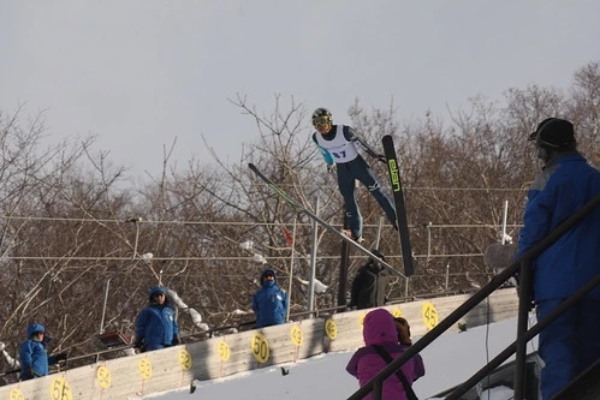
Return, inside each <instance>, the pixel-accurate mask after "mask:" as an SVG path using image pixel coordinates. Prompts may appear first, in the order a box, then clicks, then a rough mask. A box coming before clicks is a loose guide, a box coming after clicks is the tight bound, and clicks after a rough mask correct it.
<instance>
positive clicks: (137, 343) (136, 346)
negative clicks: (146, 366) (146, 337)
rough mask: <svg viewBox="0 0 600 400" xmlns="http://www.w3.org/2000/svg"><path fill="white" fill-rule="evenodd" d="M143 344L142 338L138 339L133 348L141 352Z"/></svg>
mask: <svg viewBox="0 0 600 400" xmlns="http://www.w3.org/2000/svg"><path fill="white" fill-rule="evenodd" d="M142 343H143V339H142V338H136V339H135V342H134V343H133V347H134V348H136V349H139V350H141V349H142Z"/></svg>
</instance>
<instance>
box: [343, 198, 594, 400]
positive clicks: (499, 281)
mask: <svg viewBox="0 0 600 400" xmlns="http://www.w3.org/2000/svg"><path fill="white" fill-rule="evenodd" d="M598 205H600V195H599V196H596V197H595V198H594V199H592V200H590V201H589V202H588V203H586V204H585V205H584V206H583V207H582V208H581V209H580V210H579V211H577V212H576V213H575V214H574V215H572V216H571V217H570V218H568V219H567V220H566V221H564V222H562V223H561V224H560V225H559V226H557V227H556V228H555V229H554V230H553V231H552V232H550V233H549V234H548V235H547V236H546V237H545V238H544V239H542V240H540V241H539V242H538V243H537V244H535V245H534V246H533V247H532V248H531V249H529V250H528V251H527V252H525V253H524V254H523V255H522V256H521V257H520V258H519V259H518V260H516V261H515V262H513V263H512V264H511V265H510V266H508V267H507V268H506V269H504V270H503V271H501V272H500V273H499V274H498V275H496V276H495V277H493V278H492V280H491V281H490V282H489V283H488V284H487V285H485V286H484V287H482V288H481V290H479V291H478V292H476V293H475V294H474V295H473V296H472V297H470V298H469V299H468V300H467V301H465V302H464V303H463V304H462V305H460V306H459V307H458V308H457V309H456V310H455V311H453V312H452V313H450V315H448V316H447V317H446V318H445V319H443V320H442V321H441V322H440V323H439V324H438V325H436V326H435V327H434V328H433V329H432V330H431V331H429V332H428V333H427V334H425V335H424V336H423V337H422V338H421V339H420V340H418V341H417V342H416V343H415V344H413V345H412V346H411V347H409V348H408V349H407V350H406V351H405V352H404V353H403V354H402V356H400V357H399V358H397V359H396V360H394V361H393V362H391V363H390V364H388V365H387V366H386V367H385V368H384V369H382V370H381V371H380V372H379V373H378V374H377V375H376V376H375V377H374V378H373V379H372V380H371V381H369V382H368V383H367V384H365V385H364V386H363V387H361V388H360V389H358V390H357V391H356V392H355V393H354V394H352V395H351V396H350V397H348V400H359V399H362V398H363V397H364V396H366V395H367V394H369V393H372V394H373V399H375V400H378V399H381V398H382V388H383V382H384V381H385V380H386V379H387V378H388V377H389V376H390V375H392V374H395V373H396V371H398V370H399V369H400V368H401V367H402V366H403V365H404V364H405V363H406V362H407V361H408V360H410V359H411V358H412V357H414V356H415V355H417V354H418V353H420V352H421V351H422V350H423V349H424V348H426V347H427V346H429V345H430V344H431V343H432V342H433V341H434V340H435V339H437V338H438V337H439V336H440V335H442V334H443V333H444V332H445V331H447V330H448V329H449V328H451V327H452V326H454V324H455V323H457V322H458V321H459V320H460V319H461V318H462V317H464V316H465V315H466V314H467V313H468V312H469V311H471V310H472V309H473V308H475V307H476V306H477V305H478V304H479V303H480V302H481V301H483V300H484V299H485V298H487V297H488V296H489V295H491V294H492V293H493V292H494V291H495V290H496V289H498V288H499V287H500V286H501V285H503V284H504V283H505V282H506V281H507V280H508V279H510V278H511V277H512V276H514V275H515V273H516V272H517V271H518V270H519V269H520V277H521V282H520V285H519V311H518V317H517V318H518V319H517V340H516V341H515V343H513V344H512V345H511V346H509V347H508V348H507V349H506V350H504V351H503V352H502V353H501V354H500V355H498V356H497V357H496V358H495V359H494V360H492V362H490V363H488V366H489V367H488V366H486V367H484V368H483V369H482V370H480V371H479V372H478V373H476V376H473V377H472V378H471V379H469V380H468V381H466V382H464V383H463V384H462V385H460V386H459V387H458V388H457V389H456V391H455V392H453V393H452V394H451V395H450V396H449V397H447V398H446V399H447V400H448V399H457V398H458V397H460V395H462V394H464V393H465V392H466V391H467V390H469V389H471V388H472V387H473V386H474V385H475V384H476V383H477V382H479V380H480V379H481V377H483V376H485V375H487V373H489V372H490V371H491V370H493V368H492V366H491V365H490V364H492V363H494V364H497V365H500V364H501V363H502V361H504V360H505V359H506V358H508V357H510V356H511V355H512V354H514V353H515V352H516V354H517V355H516V364H515V365H516V371H515V397H514V399H515V400H522V399H523V393H524V371H525V357H526V348H525V346H526V344H527V341H529V340H530V339H531V338H533V337H534V336H535V335H537V334H538V333H539V332H540V331H541V330H543V329H544V328H545V327H546V326H548V325H549V324H550V323H551V322H552V321H553V320H554V319H555V318H556V317H557V316H558V315H560V314H562V313H563V312H564V311H565V310H566V309H568V308H569V307H571V306H572V305H573V304H575V303H576V302H577V301H578V300H580V299H581V298H582V297H583V296H584V295H585V294H586V293H588V292H589V291H590V290H592V289H593V288H594V287H595V286H596V285H598V283H600V276H597V277H595V278H594V279H593V280H591V281H590V282H588V283H587V284H586V285H585V286H584V287H583V288H581V289H580V290H579V291H578V292H577V293H576V294H574V295H573V296H572V297H571V298H569V299H568V300H567V301H565V302H564V303H563V304H561V306H560V307H558V308H557V309H555V310H554V311H553V312H552V313H550V314H549V315H548V317H546V318H545V319H544V320H543V321H541V322H538V323H537V324H536V325H535V326H534V327H533V328H532V329H530V330H529V331H527V328H526V326H527V314H528V312H529V280H528V279H529V277H530V274H529V270H530V269H529V268H528V267H529V263H530V261H531V260H533V259H534V258H536V257H537V256H538V255H539V254H540V253H541V252H542V251H544V250H545V249H546V247H548V246H550V245H551V244H552V243H554V242H555V241H556V240H557V239H558V238H560V237H561V236H562V235H563V234H565V233H566V232H567V231H569V230H570V229H572V228H573V227H574V226H575V225H577V224H578V223H579V222H580V221H581V220H582V219H583V218H584V217H585V216H586V215H587V214H588V213H590V212H591V211H592V210H593V209H594V208H596V207H597V206H598ZM523 279H525V281H523ZM501 358H503V360H502V361H499V360H500V359H501ZM497 365H496V366H497Z"/></svg>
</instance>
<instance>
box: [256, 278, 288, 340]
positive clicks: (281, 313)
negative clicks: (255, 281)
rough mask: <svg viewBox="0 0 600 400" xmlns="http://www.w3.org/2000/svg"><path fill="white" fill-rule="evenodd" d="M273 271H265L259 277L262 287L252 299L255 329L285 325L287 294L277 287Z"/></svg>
mask: <svg viewBox="0 0 600 400" xmlns="http://www.w3.org/2000/svg"><path fill="white" fill-rule="evenodd" d="M276 281H277V277H276V275H275V271H274V270H272V269H271V268H268V269H265V270H264V271H263V272H262V274H261V275H260V285H261V286H262V287H261V288H260V289H259V290H258V291H257V292H256V293H255V294H254V297H253V298H252V309H253V310H254V314H255V315H256V327H257V328H264V327H266V326H271V325H278V324H283V323H285V315H286V312H287V301H288V299H287V293H286V292H285V291H284V290H282V289H280V288H279V286H277V282H276Z"/></svg>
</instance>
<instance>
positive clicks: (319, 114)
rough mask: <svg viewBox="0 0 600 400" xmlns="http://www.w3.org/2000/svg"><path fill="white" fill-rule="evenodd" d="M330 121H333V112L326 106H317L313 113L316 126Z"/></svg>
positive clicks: (313, 122) (313, 121)
mask: <svg viewBox="0 0 600 400" xmlns="http://www.w3.org/2000/svg"><path fill="white" fill-rule="evenodd" d="M328 123H333V119H332V118H331V112H330V111H329V110H328V109H326V108H324V107H319V108H317V109H316V110H315V111H314V112H313V114H312V124H313V125H314V126H322V125H326V124H328Z"/></svg>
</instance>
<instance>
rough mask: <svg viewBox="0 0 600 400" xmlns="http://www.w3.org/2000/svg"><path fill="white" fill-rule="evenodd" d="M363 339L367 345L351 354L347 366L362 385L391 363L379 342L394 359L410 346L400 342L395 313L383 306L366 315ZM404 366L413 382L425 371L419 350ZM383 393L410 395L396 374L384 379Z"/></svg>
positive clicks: (397, 399)
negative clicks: (381, 352)
mask: <svg viewBox="0 0 600 400" xmlns="http://www.w3.org/2000/svg"><path fill="white" fill-rule="evenodd" d="M363 339H364V342H365V346H364V347H361V348H360V349H358V350H357V351H356V352H355V353H354V354H353V355H352V358H351V359H350V361H349V362H348V365H347V366H346V371H348V373H350V375H352V376H354V377H356V378H357V379H358V383H359V384H360V386H361V387H362V386H364V385H365V384H367V383H368V382H369V381H370V380H371V379H373V378H374V377H375V375H377V374H378V373H379V372H380V371H381V370H382V369H383V368H385V367H386V366H387V365H388V362H387V361H386V360H385V359H384V358H383V356H382V355H381V354H380V353H379V352H378V351H377V350H376V348H375V346H378V347H379V348H380V350H381V349H383V350H385V352H387V353H388V354H389V355H390V356H391V357H392V358H393V359H397V358H399V357H400V356H401V355H402V354H403V353H404V351H405V350H406V349H407V348H408V347H409V346H408V345H403V344H400V343H398V331H397V329H396V323H395V321H394V317H393V316H392V314H390V313H389V312H388V311H387V310H385V309H383V308H378V309H376V310H373V311H371V312H369V313H368V314H367V315H366V316H365V319H364V321H363ZM401 370H402V373H403V374H404V376H405V378H406V381H407V382H408V384H410V385H412V383H413V382H414V381H416V380H417V379H418V378H420V377H421V376H423V375H425V367H424V365H423V359H422V358H421V356H420V355H419V354H417V355H416V356H414V357H413V358H411V359H410V360H409V361H408V362H407V363H405V364H404V365H403V366H402V368H401ZM382 394H383V396H382V398H383V399H395V400H406V399H408V396H407V394H406V392H405V390H404V386H403V384H402V382H401V381H400V379H399V378H398V376H397V375H396V374H393V375H391V376H390V377H389V378H387V379H386V380H385V381H384V383H383V393H382ZM371 398H372V396H371V395H369V396H367V397H365V399H371Z"/></svg>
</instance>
